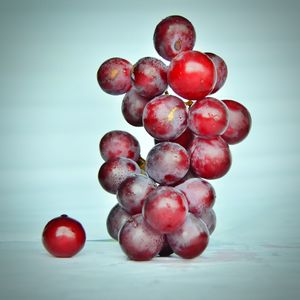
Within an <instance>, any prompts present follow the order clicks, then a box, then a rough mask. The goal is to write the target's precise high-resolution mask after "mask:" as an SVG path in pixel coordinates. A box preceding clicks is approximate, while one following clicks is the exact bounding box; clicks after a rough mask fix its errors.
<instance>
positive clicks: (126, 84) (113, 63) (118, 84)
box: [97, 57, 132, 95]
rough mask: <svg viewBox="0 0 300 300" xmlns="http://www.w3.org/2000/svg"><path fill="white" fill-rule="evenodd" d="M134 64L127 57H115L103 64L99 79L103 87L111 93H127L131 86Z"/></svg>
mask: <svg viewBox="0 0 300 300" xmlns="http://www.w3.org/2000/svg"><path fill="white" fill-rule="evenodd" d="M131 69H132V64H131V63H130V62H129V61H127V60H126V59H123V58H120V57H113V58H110V59H108V60H106V61H105V62H103V63H102V64H101V66H100V67H99V69H98V72H97V80H98V83H99V85H100V87H101V89H102V90H103V91H104V92H106V93H108V94H111V95H122V94H125V93H126V92H127V91H129V89H130V88H131V79H130V73H131Z"/></svg>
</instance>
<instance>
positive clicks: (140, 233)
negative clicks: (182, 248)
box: [119, 214, 164, 261]
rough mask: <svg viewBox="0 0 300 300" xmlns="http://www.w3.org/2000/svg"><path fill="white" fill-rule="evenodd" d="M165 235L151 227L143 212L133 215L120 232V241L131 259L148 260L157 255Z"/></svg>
mask: <svg viewBox="0 0 300 300" xmlns="http://www.w3.org/2000/svg"><path fill="white" fill-rule="evenodd" d="M163 241H164V236H163V235H162V234H160V233H158V232H157V231H155V230H154V229H153V228H151V227H150V226H149V225H148V224H147V223H146V222H145V220H144V219H143V217H142V215H141V214H138V215H134V216H132V217H131V218H130V219H129V220H128V221H127V222H126V223H125V224H124V225H123V226H122V228H121V230H120V232H119V243H120V246H121V249H122V250H123V252H124V253H125V254H126V255H127V257H128V258H129V259H131V260H136V261H146V260H150V259H152V258H153V257H155V256H156V255H157V254H158V253H159V251H160V250H161V248H162V246H163Z"/></svg>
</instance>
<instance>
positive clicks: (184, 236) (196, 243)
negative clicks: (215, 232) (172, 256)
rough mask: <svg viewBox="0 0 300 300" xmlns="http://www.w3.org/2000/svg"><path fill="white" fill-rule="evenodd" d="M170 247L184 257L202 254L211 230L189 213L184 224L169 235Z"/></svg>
mask: <svg viewBox="0 0 300 300" xmlns="http://www.w3.org/2000/svg"><path fill="white" fill-rule="evenodd" d="M167 239H168V242H169V245H170V247H171V248H172V250H173V251H174V253H176V254H177V255H179V256H180V257H182V258H186V259H191V258H194V257H196V256H198V255H200V254H201V253H202V252H203V251H204V250H205V249H206V247H207V245H208V242H209V232H208V229H207V227H206V225H205V223H204V222H203V221H202V220H201V219H197V218H196V217H195V216H194V215H193V214H191V213H189V214H188V216H187V218H186V221H185V222H184V224H183V225H182V226H181V227H180V228H179V229H178V230H177V231H175V232H173V233H170V234H168V235H167Z"/></svg>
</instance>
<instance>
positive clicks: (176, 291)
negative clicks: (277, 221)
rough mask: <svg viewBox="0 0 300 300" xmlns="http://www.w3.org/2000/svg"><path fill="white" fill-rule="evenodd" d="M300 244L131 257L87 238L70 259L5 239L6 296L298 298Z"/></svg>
mask: <svg viewBox="0 0 300 300" xmlns="http://www.w3.org/2000/svg"><path fill="white" fill-rule="evenodd" d="M299 264H300V259H299V247H296V246H293V247H289V246H286V247H285V246H284V245H276V244H274V245H262V244H261V245H251V246H250V245H245V244H231V243H227V244H226V243H223V242H218V241H215V240H213V239H211V241H210V244H209V246H208V248H207V249H206V251H205V252H204V253H203V254H202V255H201V256H199V257H197V258H195V259H192V260H185V259H181V258H179V257H178V256H176V255H174V254H173V255H172V256H171V257H167V258H160V257H158V258H155V259H153V260H151V261H149V262H134V261H130V260H128V259H127V258H126V257H125V255H124V254H123V252H122V251H121V249H120V247H119V245H118V243H117V242H115V241H110V240H103V241H88V242H87V243H86V245H85V248H84V249H83V250H82V251H81V252H80V253H79V254H78V255H77V256H75V257H73V258H70V259H61V258H54V257H52V256H50V255H49V254H48V253H47V252H46V251H45V250H44V248H43V246H42V244H41V243H40V242H1V243H0V266H1V268H0V278H1V279H0V290H1V299H3V300H4V299H5V300H10V299H14V300H15V299H32V300H33V299H44V300H47V299H72V300H73V299H80V300H81V299H113V300H114V299H130V300H135V299H143V300H146V299H155V300H158V299H172V300H176V299H187V300H190V299H197V300H198V299H251V300H252V299H264V300H267V299H272V300H274V299H278V300H279V299H280V300H282V299H299V296H300V287H299Z"/></svg>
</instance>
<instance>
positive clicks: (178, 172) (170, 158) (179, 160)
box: [146, 142, 190, 185]
mask: <svg viewBox="0 0 300 300" xmlns="http://www.w3.org/2000/svg"><path fill="white" fill-rule="evenodd" d="M189 166H190V158H189V155H188V152H187V150H185V149H184V148H183V147H182V146H180V145H179V144H176V143H171V142H162V143H159V144H157V145H155V146H154V147H153V148H152V149H151V150H150V151H149V153H148V155H147V158H146V172H147V173H148V175H149V176H150V177H151V178H152V179H153V180H154V181H156V182H158V183H160V184H163V185H170V184H173V183H175V182H177V181H179V180H180V179H181V178H183V177H184V176H185V174H186V173H187V171H188V170H189Z"/></svg>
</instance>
